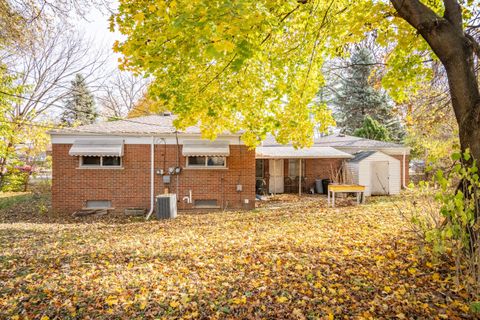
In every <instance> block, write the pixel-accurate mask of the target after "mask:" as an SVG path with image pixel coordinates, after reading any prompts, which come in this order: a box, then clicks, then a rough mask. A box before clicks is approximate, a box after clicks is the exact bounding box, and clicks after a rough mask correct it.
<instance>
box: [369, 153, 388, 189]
mask: <svg viewBox="0 0 480 320" xmlns="http://www.w3.org/2000/svg"><path fill="white" fill-rule="evenodd" d="M371 174H372V176H371V179H372V195H380V194H389V193H390V192H389V183H388V182H389V181H388V180H389V170H388V161H374V162H372V171H371Z"/></svg>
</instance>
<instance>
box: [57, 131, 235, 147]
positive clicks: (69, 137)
mask: <svg viewBox="0 0 480 320" xmlns="http://www.w3.org/2000/svg"><path fill="white" fill-rule="evenodd" d="M152 136H153V137H154V138H155V144H163V143H166V144H177V137H176V136H175V134H157V135H132V134H111V135H105V134H98V135H97V134H92V133H89V134H79V133H75V134H65V133H62V134H55V133H51V140H52V144H73V143H74V141H75V140H78V139H88V140H118V139H122V140H123V141H124V144H150V143H151V142H152ZM163 139H165V142H164V140H163ZM192 139H195V140H197V139H198V140H205V139H202V137H201V135H200V134H185V133H182V134H178V143H179V144H183V143H184V141H185V140H192ZM217 139H219V140H220V139H221V140H226V141H228V142H229V144H230V145H243V144H244V143H243V142H242V140H241V139H240V135H233V134H232V135H219V136H218V137H217Z"/></svg>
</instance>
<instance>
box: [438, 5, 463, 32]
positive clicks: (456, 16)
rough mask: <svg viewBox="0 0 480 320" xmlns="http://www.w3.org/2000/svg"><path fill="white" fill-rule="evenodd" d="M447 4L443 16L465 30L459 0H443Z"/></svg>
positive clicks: (459, 28)
mask: <svg viewBox="0 0 480 320" xmlns="http://www.w3.org/2000/svg"><path fill="white" fill-rule="evenodd" d="M443 4H444V5H445V13H444V15H443V17H444V18H445V19H447V20H448V21H450V23H451V24H452V25H453V26H454V27H455V28H456V29H457V30H459V31H462V30H463V25H462V8H461V6H460V4H459V3H458V1H457V0H443Z"/></svg>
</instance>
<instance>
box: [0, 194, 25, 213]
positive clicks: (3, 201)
mask: <svg viewBox="0 0 480 320" xmlns="http://www.w3.org/2000/svg"><path fill="white" fill-rule="evenodd" d="M32 197H33V194H32V193H30V192H0V210H3V209H8V208H10V207H13V206H15V205H18V204H19V203H21V202H25V201H31V200H32Z"/></svg>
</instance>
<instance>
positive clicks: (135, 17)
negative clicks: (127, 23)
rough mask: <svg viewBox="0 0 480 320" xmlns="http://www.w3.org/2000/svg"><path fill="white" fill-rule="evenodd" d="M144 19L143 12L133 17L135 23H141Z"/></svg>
mask: <svg viewBox="0 0 480 320" xmlns="http://www.w3.org/2000/svg"><path fill="white" fill-rule="evenodd" d="M144 19H145V15H144V14H143V12H139V13H137V14H135V15H134V16H133V20H135V21H137V22H142V21H143V20H144Z"/></svg>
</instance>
